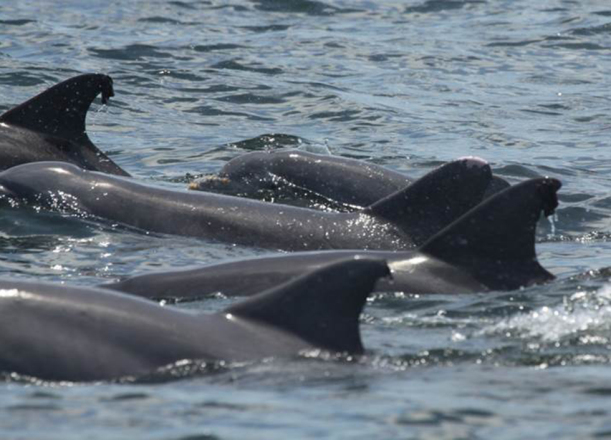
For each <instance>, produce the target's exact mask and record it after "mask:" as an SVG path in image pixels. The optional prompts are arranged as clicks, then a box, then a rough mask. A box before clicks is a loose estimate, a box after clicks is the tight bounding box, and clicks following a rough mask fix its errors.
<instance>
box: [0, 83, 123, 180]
mask: <svg viewBox="0 0 611 440" xmlns="http://www.w3.org/2000/svg"><path fill="white" fill-rule="evenodd" d="M99 94H101V95H102V102H103V103H106V102H108V99H109V98H110V97H111V96H114V91H113V86H112V79H111V78H110V77H109V76H107V75H102V74H86V75H80V76H76V77H74V78H70V79H68V80H66V81H64V82H61V83H59V84H57V85H55V86H53V87H51V88H50V89H48V90H46V91H44V92H42V93H41V94H39V95H37V96H35V97H33V98H32V99H30V100H28V101H26V102H24V103H23V104H21V105H18V106H17V107H14V108H12V109H10V110H8V111H7V112H5V113H4V114H2V115H0V169H1V170H4V169H7V168H10V167H13V166H15V165H19V164H23V163H29V162H39V161H50V160H58V161H65V162H70V163H74V164H76V165H79V166H80V167H82V168H85V169H88V170H95V171H101V172H104V173H109V174H115V175H119V176H127V175H128V174H127V173H126V172H125V171H123V170H122V169H121V168H120V167H119V166H118V165H117V164H115V163H114V162H113V161H112V160H110V158H108V156H106V155H105V154H104V153H102V151H100V150H99V149H98V148H97V147H96V146H95V145H94V144H93V143H92V142H91V140H90V139H89V137H88V136H87V133H86V131H85V119H86V115H87V111H88V110H89V106H90V105H91V103H92V102H93V100H94V99H95V97H96V96H97V95H99Z"/></svg>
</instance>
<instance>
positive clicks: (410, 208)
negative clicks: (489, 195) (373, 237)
mask: <svg viewBox="0 0 611 440" xmlns="http://www.w3.org/2000/svg"><path fill="white" fill-rule="evenodd" d="M491 180H492V170H491V169H490V166H489V165H488V163H487V162H486V161H484V160H483V159H479V158H475V157H468V158H462V159H458V160H455V161H453V162H449V163H447V164H445V165H443V166H441V167H439V168H437V169H435V170H433V171H431V172H430V173H428V174H426V175H425V176H424V177H422V178H420V179H418V180H416V181H415V182H413V183H412V184H411V185H409V186H408V187H406V188H404V189H402V190H399V191H397V192H395V193H393V194H390V195H389V196H387V197H385V198H383V199H382V200H379V201H377V202H376V203H374V204H373V205H371V206H369V207H368V208H366V209H365V211H364V212H366V213H368V214H370V215H373V216H376V217H381V218H383V219H385V220H387V221H389V222H391V223H393V224H396V225H398V226H399V227H400V228H401V229H402V230H403V231H405V232H406V233H407V234H409V235H410V236H411V237H412V238H413V241H414V243H416V244H422V243H424V242H425V241H426V240H428V239H429V238H430V237H432V236H433V235H434V234H436V233H437V232H439V231H440V230H441V229H443V228H444V227H446V226H447V225H449V224H450V223H452V222H453V221H454V220H456V219H457V218H459V217H460V216H461V215H463V214H464V213H466V212H467V211H469V210H470V209H471V208H473V207H474V206H476V205H477V204H478V203H480V202H481V201H482V198H483V196H484V193H485V192H486V190H487V188H488V186H489V184H490V182H491Z"/></svg>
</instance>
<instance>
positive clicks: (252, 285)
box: [100, 178, 561, 300]
mask: <svg viewBox="0 0 611 440" xmlns="http://www.w3.org/2000/svg"><path fill="white" fill-rule="evenodd" d="M560 186H561V184H560V182H559V181H558V180H555V179H549V178H539V179H532V180H528V181H525V182H522V183H520V184H517V185H515V186H512V187H510V188H508V189H506V190H504V191H502V192H500V193H498V194H497V195H495V196H493V197H491V198H489V199H487V200H486V201H485V202H483V203H482V204H480V205H478V206H477V207H475V208H473V209H472V210H471V211H469V212H468V213H467V214H465V215H464V216H463V217H461V218H460V219H458V220H457V221H456V222H454V223H452V224H451V225H449V226H448V227H447V228H445V229H444V230H442V231H440V232H439V233H438V234H437V235H435V236H434V237H432V238H431V239H430V240H429V241H428V242H427V243H425V244H424V245H423V246H421V247H420V248H419V249H418V250H416V251H413V252H388V251H359V250H345V251H318V252H301V253H291V254H275V255H272V256H265V257H259V258H251V259H246V260H238V261H232V262H224V263H219V264H213V265H210V266H205V267H200V268H195V269H189V270H176V271H168V272H157V273H151V274H146V275H141V276H136V277H131V278H128V279H125V280H122V281H119V282H115V283H109V284H105V285H102V286H100V287H104V288H108V289H114V290H118V291H122V292H126V293H130V294H134V295H138V296H142V297H147V298H156V299H159V298H172V299H179V300H190V299H198V298H201V297H203V296H206V295H209V294H213V293H222V294H224V295H227V296H234V295H251V294H253V293H255V292H258V291H260V290H263V289H267V288H271V287H272V286H275V285H278V284H281V283H283V282H285V281H287V280H289V279H291V278H293V277H296V276H299V275H301V274H305V273H309V272H310V271H313V270H316V269H318V268H320V267H323V266H325V265H327V264H330V263H332V262H334V261H339V260H342V259H345V258H348V257H352V258H372V257H376V258H384V259H385V260H386V261H388V265H389V267H390V268H391V271H392V274H393V278H392V280H388V279H380V280H379V281H378V283H377V285H376V290H377V291H403V292H406V293H466V292H485V291H490V290H512V289H516V288H519V287H526V286H530V285H533V284H538V283H543V282H546V281H550V280H552V279H554V276H553V275H552V274H551V273H549V272H548V271H547V270H545V269H544V268H543V267H541V265H540V264H539V262H538V261H537V257H536V253H535V229H536V225H537V222H538V220H539V218H540V216H541V213H543V214H544V215H546V216H548V215H550V214H552V212H553V211H554V209H555V208H556V207H557V205H558V200H557V196H556V193H557V191H558V189H559V188H560Z"/></svg>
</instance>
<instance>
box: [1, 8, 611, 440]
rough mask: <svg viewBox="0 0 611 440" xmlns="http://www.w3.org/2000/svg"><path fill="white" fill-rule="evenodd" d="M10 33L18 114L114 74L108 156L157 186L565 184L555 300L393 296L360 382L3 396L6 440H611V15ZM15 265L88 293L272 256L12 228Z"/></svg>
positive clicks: (5, 246) (89, 227) (384, 306)
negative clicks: (373, 179)
mask: <svg viewBox="0 0 611 440" xmlns="http://www.w3.org/2000/svg"><path fill="white" fill-rule="evenodd" d="M0 30H1V32H2V38H0V96H1V98H2V99H1V100H0V110H6V109H8V108H10V107H11V106H13V105H14V104H16V103H19V102H22V101H24V100H25V99H27V98H29V97H31V96H33V95H34V94H36V93H38V92H40V91H42V90H43V89H45V88H47V87H49V86H51V85H53V84H55V83H56V82H58V81H60V80H63V79H66V78H68V77H70V76H73V75H76V74H79V73H85V72H104V73H108V74H110V75H112V77H113V78H114V80H115V91H116V97H115V98H114V99H113V100H112V101H111V103H110V104H109V105H108V106H101V105H99V104H96V105H95V106H94V108H92V111H91V113H90V114H89V116H88V132H89V135H90V137H91V138H92V139H93V140H94V142H95V143H96V144H97V145H98V146H99V147H100V148H101V149H103V150H104V151H107V152H109V153H110V154H111V155H112V157H113V159H114V160H115V161H116V162H117V163H118V164H119V165H120V166H122V167H123V168H125V169H126V170H128V171H129V172H130V173H132V174H133V175H135V176H137V177H138V178H139V179H142V180H146V181H149V182H154V183H156V184H159V185H164V186H168V187H173V188H179V189H181V188H185V187H186V182H188V181H189V179H191V178H192V177H193V176H197V175H200V174H202V173H206V172H213V171H216V170H218V169H219V168H220V167H221V166H222V165H223V163H225V162H226V161H227V160H228V159H230V158H232V157H235V156H237V155H239V154H242V153H244V152H246V151H250V150H254V149H272V148H284V147H299V148H307V149H313V150H317V151H321V150H323V151H329V152H330V153H332V154H336V155H343V156H349V157H355V158H360V159H363V160H368V161H372V162H375V163H379V164H384V165H387V166H389V167H393V168H395V169H400V170H404V171H405V172H407V173H409V174H411V175H413V176H419V175H422V174H423V173H425V172H426V171H428V170H430V169H431V168H433V167H435V166H437V165H438V164H440V163H442V162H444V161H446V160H449V159H453V158H456V157H460V156H465V155H478V156H481V157H483V158H485V159H487V160H488V161H490V162H491V164H492V165H493V167H494V168H495V170H496V172H497V173H498V174H500V175H502V176H504V177H506V178H507V179H509V180H510V181H512V182H517V181H519V180H522V179H524V178H527V177H532V176H535V175H550V176H554V177H557V178H559V179H561V180H562V181H563V183H564V187H563V189H562V192H561V195H560V199H561V207H560V208H559V210H558V213H557V217H556V218H555V219H554V221H553V224H550V223H549V222H547V221H544V222H542V223H541V228H540V231H539V233H538V241H539V244H538V253H539V255H540V260H541V262H542V263H543V264H544V265H545V266H546V267H547V268H549V269H550V270H551V271H552V272H553V273H555V274H556V275H557V276H558V280H557V281H555V282H553V283H551V284H548V285H545V286H539V287H534V288H529V289H525V290H521V291H515V292H493V293H490V294H472V295H461V296H452V295H438V296H413V295H409V294H408V293H406V294H384V295H377V296H375V297H373V298H372V299H371V300H370V302H369V304H368V307H367V309H366V313H365V315H364V317H363V320H362V332H363V339H364V341H365V344H366V346H367V347H368V349H369V352H368V355H367V356H366V357H365V358H363V359H358V360H351V359H342V360H333V359H302V360H288V361H279V360H275V361H274V360H269V361H264V362H253V363H247V364H239V365H235V364H217V365H201V364H193V363H191V364H189V363H186V364H180V365H176V366H174V367H173V368H168V369H166V370H164V371H160V372H156V373H153V374H151V376H150V377H145V378H139V379H138V381H136V382H133V381H132V382H129V381H128V383H111V384H109V383H102V384H88V385H82V384H63V383H62V384H58V383H38V382H35V381H31V380H26V379H24V378H20V377H15V376H9V377H5V378H4V381H3V382H1V383H0V389H1V393H0V438H2V439H30V438H37V439H60V438H61V439H81V438H84V437H86V438H90V439H107V438H114V439H132V438H147V439H164V440H165V439H172V440H174V439H176V440H178V439H181V440H187V439H189V440H195V439H217V438H218V439H225V438H278V439H285V438H435V439H438V438H481V439H489V438H496V439H503V438H519V437H522V438H591V437H595V438H607V437H611V410H610V409H609V408H610V406H609V399H610V397H611V385H610V380H609V379H610V378H611V367H610V365H609V364H610V363H611V351H610V349H611V282H610V281H609V278H610V276H611V268H610V267H611V244H609V242H608V239H609V237H610V234H611V197H610V194H611V192H610V189H611V177H610V176H611V160H610V159H611V153H609V150H607V148H608V142H609V134H610V132H611V117H610V116H609V106H610V104H611V95H610V92H609V91H610V90H611V79H609V78H610V76H609V75H608V73H609V72H610V71H611V40H610V38H609V37H610V34H611V5H610V4H609V3H608V2H606V1H602V0H600V1H598V0H589V1H582V2H576V1H568V0H542V1H538V2H531V1H524V0H511V1H509V0H506V1H502V0H501V1H479V0H464V1H460V0H428V1H421V0H418V1H403V2H401V1H396V2H392V1H376V2H372V1H350V2H348V1H341V0H329V1H326V2H324V3H323V2H318V1H313V0H284V1H282V0H254V1H237V0H229V1H220V0H210V1H192V0H184V1H160V0H157V1H146V2H144V1H132V2H120V1H105V2H98V1H96V2H87V3H86V4H85V3H84V2H80V1H68V0H67V1H62V2H43V1H33V0H31V1H27V0H20V1H13V0H5V1H3V2H2V3H1V4H0ZM267 134H273V135H272V136H264V135H267ZM0 248H1V252H0V271H1V272H2V274H3V275H10V276H13V277H20V278H24V279H39V280H52V281H65V282H69V283H74V284H81V285H94V284H96V283H100V282H103V281H108V280H113V279H117V278H119V277H121V276H125V275H131V274H136V273H145V272H149V271H153V270H157V269H164V268H172V267H183V266H187V265H194V264H199V263H208V262H217V261H220V260H222V259H225V258H240V257H245V256H252V255H258V254H261V253H262V251H260V250H257V249H250V248H244V247H236V246H231V245H225V244H217V243H211V242H206V241H202V240H194V239H187V238H176V237H170V236H158V235H154V236H149V235H146V234H143V233H139V232H135V231H131V230H128V229H124V228H120V227H116V226H113V225H112V224H101V223H96V222H84V221H81V220H78V219H73V218H62V217H60V216H58V215H53V214H41V215H38V216H33V215H32V213H24V212H18V211H11V210H3V212H2V215H1V216H0ZM230 302H231V301H230V300H227V299H222V298H213V299H208V300H206V301H201V302H197V303H191V304H185V305H181V307H189V308H196V309H200V310H201V311H202V312H208V311H213V310H218V309H220V308H222V307H224V306H226V305H228V304H229V303H230ZM151 343H154V341H151ZM169 379H175V380H169Z"/></svg>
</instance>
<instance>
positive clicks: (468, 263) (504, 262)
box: [419, 178, 562, 289]
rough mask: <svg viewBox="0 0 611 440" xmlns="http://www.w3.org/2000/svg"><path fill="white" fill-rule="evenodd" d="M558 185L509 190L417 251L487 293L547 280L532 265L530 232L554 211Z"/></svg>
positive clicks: (548, 181) (540, 182)
mask: <svg viewBox="0 0 611 440" xmlns="http://www.w3.org/2000/svg"><path fill="white" fill-rule="evenodd" d="M561 186H562V184H561V183H560V181H558V180H556V179H552V178H537V179H531V180H527V181H525V182H522V183H519V184H517V185H514V186H512V187H510V188H508V189H506V190H504V191H502V192H500V193H498V194H496V195H495V196H493V197H491V198H489V199H487V200H486V201H484V202H483V203H481V204H480V205H479V206H477V207H476V208H474V209H472V210H471V211H469V212H468V213H467V214H465V215H464V216H463V217H461V218H460V219H458V220H457V221H455V222H454V223H452V224H451V225H450V226H448V227H447V228H445V229H444V230H442V231H441V232H439V233H438V234H437V235H435V236H434V237H432V238H431V239H430V240H429V241H428V242H426V243H425V244H424V245H423V246H421V247H420V249H419V250H420V251H421V252H422V253H425V254H428V255H431V256H434V257H436V258H438V259H440V260H443V261H447V262H449V263H452V264H455V265H457V266H461V267H465V268H468V270H469V271H470V272H471V273H474V274H475V275H476V277H478V278H479V279H480V280H482V281H484V282H485V284H486V285H488V286H490V287H491V288H493V289H494V288H503V289H512V288H517V287H520V286H525V285H529V284H534V283H537V282H542V281H548V280H550V279H553V275H552V274H550V273H549V272H547V271H546V270H545V269H543V267H541V265H540V264H539V263H538V261H537V256H536V253H535V231H536V227H537V222H538V220H539V218H540V217H541V213H543V214H544V215H546V216H549V215H550V214H552V213H553V212H554V209H555V208H556V207H557V206H558V198H557V195H556V193H557V191H558V190H559V189H560V187H561ZM501 267H502V269H501V270H499V269H500V268H501Z"/></svg>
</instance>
